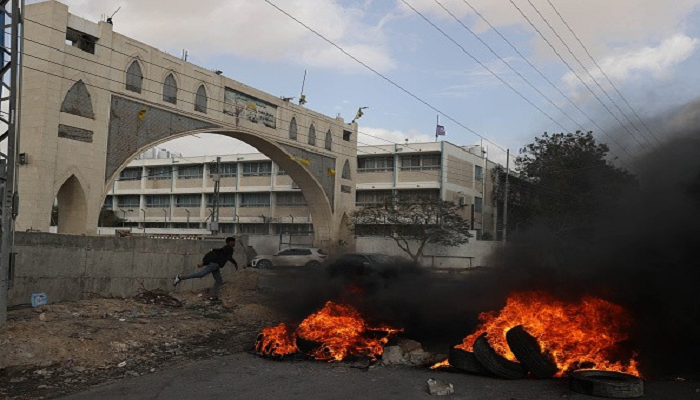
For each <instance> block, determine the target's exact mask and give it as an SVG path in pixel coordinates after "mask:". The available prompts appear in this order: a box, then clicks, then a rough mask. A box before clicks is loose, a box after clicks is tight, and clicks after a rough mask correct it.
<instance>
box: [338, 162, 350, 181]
mask: <svg viewBox="0 0 700 400" xmlns="http://www.w3.org/2000/svg"><path fill="white" fill-rule="evenodd" d="M341 176H342V178H343V179H352V177H351V175H350V161H348V160H345V164H343V174H342V175H341Z"/></svg>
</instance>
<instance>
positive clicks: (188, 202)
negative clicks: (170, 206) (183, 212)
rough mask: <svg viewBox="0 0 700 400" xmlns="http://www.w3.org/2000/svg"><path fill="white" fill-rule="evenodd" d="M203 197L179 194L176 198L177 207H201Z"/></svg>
mask: <svg viewBox="0 0 700 400" xmlns="http://www.w3.org/2000/svg"><path fill="white" fill-rule="evenodd" d="M201 205H202V196H201V195H199V194H178V195H177V196H175V207H199V206H201Z"/></svg>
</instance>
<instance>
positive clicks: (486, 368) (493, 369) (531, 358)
mask: <svg viewBox="0 0 700 400" xmlns="http://www.w3.org/2000/svg"><path fill="white" fill-rule="evenodd" d="M506 340H507V342H508V347H509V348H510V350H511V351H512V352H513V354H515V357H516V358H517V360H518V361H517V362H516V361H511V360H508V359H506V358H505V357H503V356H501V355H499V354H498V353H497V352H496V351H495V350H494V349H493V347H492V346H491V345H490V344H489V342H488V340H487V334H486V333H484V334H482V335H480V336H479V337H478V338H477V339H476V341H475V342H474V347H473V350H474V351H473V352H472V351H467V350H464V349H462V348H459V347H452V348H451V349H450V353H449V363H450V366H451V367H452V368H455V369H457V370H460V371H464V372H469V373H472V374H478V375H486V376H496V377H499V378H503V379H522V378H526V377H527V376H528V375H530V376H532V377H534V378H539V379H547V378H551V377H554V376H555V375H556V374H557V372H559V371H558V368H557V365H556V363H555V362H554V360H553V359H552V357H551V356H550V355H549V354H546V353H545V352H543V351H542V350H541V348H540V345H539V343H538V342H537V339H536V338H535V337H533V336H532V335H530V334H529V333H528V332H527V331H526V330H525V329H524V328H523V326H522V325H518V326H516V327H514V328H512V329H510V330H508V332H507V333H506ZM569 379H570V388H571V390H573V391H575V392H578V393H583V394H587V395H592V396H599V397H610V398H621V399H623V398H635V397H640V396H642V395H643V394H644V382H643V381H642V380H641V379H640V378H639V377H636V376H634V375H629V374H624V373H621V372H614V371H599V370H578V371H574V372H572V373H570V374H569Z"/></svg>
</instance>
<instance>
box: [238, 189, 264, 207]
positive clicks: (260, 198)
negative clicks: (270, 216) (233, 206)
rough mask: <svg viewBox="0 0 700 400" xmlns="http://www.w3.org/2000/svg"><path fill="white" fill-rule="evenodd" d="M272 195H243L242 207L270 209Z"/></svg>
mask: <svg viewBox="0 0 700 400" xmlns="http://www.w3.org/2000/svg"><path fill="white" fill-rule="evenodd" d="M269 206H270V193H269V192H261V193H241V207H269Z"/></svg>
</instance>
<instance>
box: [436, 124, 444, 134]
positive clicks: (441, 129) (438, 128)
mask: <svg viewBox="0 0 700 400" xmlns="http://www.w3.org/2000/svg"><path fill="white" fill-rule="evenodd" d="M435 136H445V127H444V126H442V125H438V126H437V128H435Z"/></svg>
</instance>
